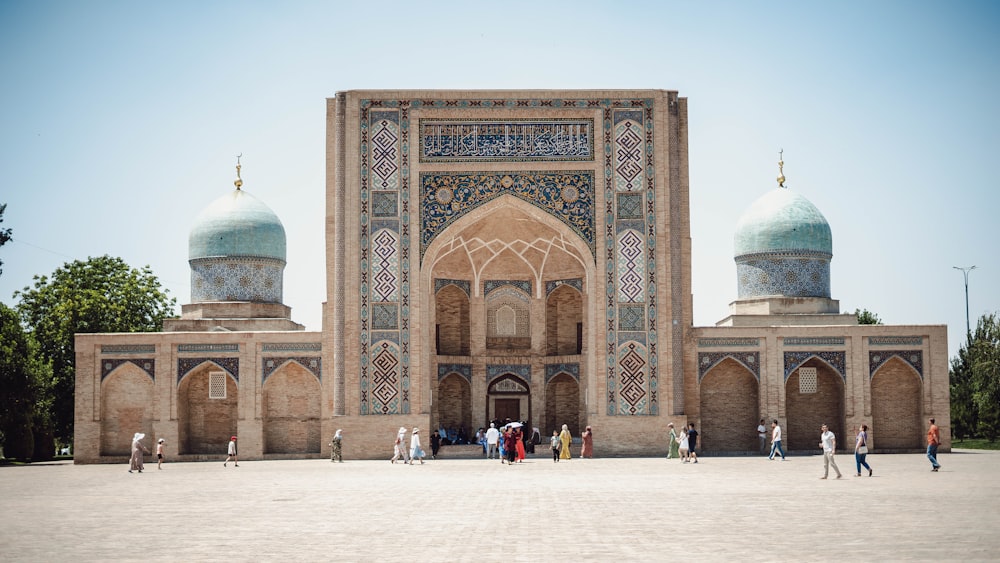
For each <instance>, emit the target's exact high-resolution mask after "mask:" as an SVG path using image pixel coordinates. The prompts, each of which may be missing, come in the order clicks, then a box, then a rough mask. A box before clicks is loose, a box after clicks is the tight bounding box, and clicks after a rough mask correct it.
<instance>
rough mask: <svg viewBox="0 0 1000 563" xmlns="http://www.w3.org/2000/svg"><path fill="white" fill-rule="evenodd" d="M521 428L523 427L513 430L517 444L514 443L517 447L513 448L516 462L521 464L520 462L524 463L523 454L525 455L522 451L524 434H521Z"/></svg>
mask: <svg viewBox="0 0 1000 563" xmlns="http://www.w3.org/2000/svg"><path fill="white" fill-rule="evenodd" d="M522 428H523V427H519V428H515V429H514V438H515V439H516V440H517V443H516V444H517V445H516V446H515V447H516V448H517V462H518V463H521V462H522V461H524V457H525V453H526V452H525V451H524V432H523V430H522Z"/></svg>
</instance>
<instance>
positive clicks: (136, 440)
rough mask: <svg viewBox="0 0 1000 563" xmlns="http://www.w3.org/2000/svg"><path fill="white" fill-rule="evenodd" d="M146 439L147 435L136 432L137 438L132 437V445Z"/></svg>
mask: <svg viewBox="0 0 1000 563" xmlns="http://www.w3.org/2000/svg"><path fill="white" fill-rule="evenodd" d="M145 437H146V435H145V434H143V433H142V432H136V433H135V436H132V443H133V444H134V443H136V442H138V441H139V440H142V439H143V438H145Z"/></svg>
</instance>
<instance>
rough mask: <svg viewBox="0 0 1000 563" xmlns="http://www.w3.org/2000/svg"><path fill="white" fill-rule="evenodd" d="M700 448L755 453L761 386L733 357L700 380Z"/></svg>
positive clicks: (725, 360)
mask: <svg viewBox="0 0 1000 563" xmlns="http://www.w3.org/2000/svg"><path fill="white" fill-rule="evenodd" d="M700 391H701V392H700V397H701V399H700V401H701V406H700V411H699V412H700V413H701V429H700V432H701V433H700V436H699V439H698V447H699V448H702V449H704V450H705V451H714V452H756V451H757V449H758V447H759V446H758V441H757V421H758V420H759V416H758V410H759V408H760V407H759V404H760V403H759V402H758V396H759V385H758V383H757V378H756V377H755V376H754V373H753V372H751V371H750V370H749V369H748V368H747V367H746V366H745V365H743V364H742V363H740V362H738V361H736V360H735V359H733V358H732V357H727V358H725V359H723V360H722V361H720V362H719V363H718V364H716V365H715V366H714V367H713V368H712V369H710V370H709V371H708V372H707V373H706V374H705V376H704V377H703V378H702V380H701V389H700Z"/></svg>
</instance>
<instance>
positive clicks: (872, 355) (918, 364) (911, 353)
mask: <svg viewBox="0 0 1000 563" xmlns="http://www.w3.org/2000/svg"><path fill="white" fill-rule="evenodd" d="M893 357H896V358H899V359H900V360H903V361H904V362H906V363H907V364H908V365H909V366H910V367H912V368H913V369H915V370H916V371H917V374H918V375H919V376H920V379H923V378H924V353H923V351H921V350H879V351H877V352H868V380H869V381H870V380H872V379H873V378H874V377H875V372H876V371H878V368H880V367H882V365H883V364H885V363H886V362H888V361H889V360H890V359H892V358H893Z"/></svg>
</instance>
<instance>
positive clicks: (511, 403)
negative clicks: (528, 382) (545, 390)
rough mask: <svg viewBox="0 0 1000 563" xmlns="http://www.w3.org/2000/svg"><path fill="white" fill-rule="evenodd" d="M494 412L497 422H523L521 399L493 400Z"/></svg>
mask: <svg viewBox="0 0 1000 563" xmlns="http://www.w3.org/2000/svg"><path fill="white" fill-rule="evenodd" d="M493 410H494V412H495V413H496V417H495V418H496V419H497V420H500V421H504V420H507V419H508V418H509V419H511V420H521V399H493Z"/></svg>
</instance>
